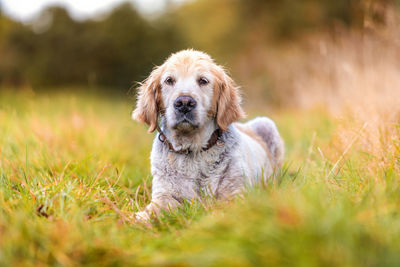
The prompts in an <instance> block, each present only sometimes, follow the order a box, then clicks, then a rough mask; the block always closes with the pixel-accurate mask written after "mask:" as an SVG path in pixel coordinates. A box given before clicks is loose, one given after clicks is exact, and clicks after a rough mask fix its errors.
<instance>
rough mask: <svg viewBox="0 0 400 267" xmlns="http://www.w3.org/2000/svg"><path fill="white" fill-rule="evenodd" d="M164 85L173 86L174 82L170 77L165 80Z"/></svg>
mask: <svg viewBox="0 0 400 267" xmlns="http://www.w3.org/2000/svg"><path fill="white" fill-rule="evenodd" d="M165 83H166V84H168V85H174V83H175V80H174V79H173V78H172V77H170V76H169V77H167V79H165Z"/></svg>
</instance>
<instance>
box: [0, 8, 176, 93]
mask: <svg viewBox="0 0 400 267" xmlns="http://www.w3.org/2000/svg"><path fill="white" fill-rule="evenodd" d="M8 21H10V22H8ZM7 23H14V22H12V21H11V20H7V21H1V23H0V25H2V28H5V27H6V26H7ZM155 23H158V22H155ZM14 24H15V25H13V26H12V27H11V30H10V31H7V32H6V33H5V32H4V31H1V32H0V34H1V36H2V37H4V38H2V40H3V41H2V42H1V43H0V45H1V46H0V49H3V50H4V53H2V54H3V56H2V60H1V62H2V63H0V72H1V73H0V83H10V82H11V83H13V84H14V85H18V84H20V83H23V82H29V83H30V84H31V85H32V86H33V87H34V88H35V89H38V88H49V87H54V86H65V85H89V86H97V87H104V88H114V89H120V90H122V91H124V92H126V91H127V90H128V89H129V88H130V87H131V85H132V84H133V82H134V81H140V80H142V79H144V78H145V77H146V75H147V74H148V72H149V71H150V70H151V68H152V67H153V66H154V64H158V63H160V62H161V61H162V59H163V58H164V57H165V56H167V55H168V54H170V53H171V52H172V51H175V50H176V49H177V48H179V44H182V41H180V39H179V36H178V35H177V32H176V31H174V30H172V29H171V27H172V25H171V24H170V23H165V22H164V23H163V24H162V25H157V26H156V27H154V26H153V25H152V24H151V23H150V22H149V21H146V20H144V19H143V18H142V17H141V16H140V14H139V13H138V12H137V11H136V10H135V9H134V8H133V7H132V6H131V5H130V4H123V5H121V6H119V7H117V8H115V9H114V10H113V11H112V12H111V13H110V14H109V15H108V16H107V17H106V18H104V19H103V20H86V21H82V22H78V21H75V20H73V19H72V18H71V17H70V15H69V14H68V12H67V11H66V10H65V9H64V8H61V7H51V8H48V9H46V10H45V11H43V12H42V14H41V16H40V18H39V19H38V20H37V21H36V22H34V23H33V25H32V27H31V26H25V25H22V24H17V23H14ZM3 32H4V33H3ZM5 35H6V36H5ZM4 55H7V56H4ZM14 55H15V56H14ZM14 72H15V73H14Z"/></svg>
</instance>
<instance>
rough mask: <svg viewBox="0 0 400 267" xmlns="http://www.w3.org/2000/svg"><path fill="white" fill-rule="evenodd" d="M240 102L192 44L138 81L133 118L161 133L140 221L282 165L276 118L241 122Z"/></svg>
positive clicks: (219, 195)
mask: <svg viewBox="0 0 400 267" xmlns="http://www.w3.org/2000/svg"><path fill="white" fill-rule="evenodd" d="M240 101H241V97H240V94H239V90H238V87H236V86H235V84H234V82H233V80H232V79H231V78H230V77H229V76H228V74H227V73H226V72H225V70H224V68H223V67H221V66H219V65H217V64H216V63H215V62H214V61H213V59H212V58H211V57H210V56H209V55H207V54H205V53H203V52H199V51H194V50H183V51H180V52H178V53H175V54H172V55H171V56H170V57H169V58H168V59H167V60H166V61H165V62H164V63H163V64H162V65H161V66H158V67H156V68H155V69H154V70H153V71H152V72H151V74H150V76H149V77H148V78H147V79H146V80H145V81H144V82H143V83H141V85H140V87H139V93H138V99H137V107H136V109H135V110H134V111H133V113H132V118H133V119H134V120H136V121H139V122H142V123H146V124H148V125H149V132H153V131H155V130H157V131H158V133H157V135H156V137H155V138H154V142H153V148H152V151H151V157H150V158H151V173H152V175H153V184H152V201H151V203H150V204H149V205H148V206H147V207H146V208H145V209H144V210H143V211H140V212H138V213H136V214H135V218H136V219H137V220H140V221H147V220H148V219H149V218H150V216H151V215H152V214H158V213H159V211H160V210H161V209H163V210H168V209H171V208H175V207H177V206H178V205H180V204H182V203H183V202H184V201H185V200H188V201H191V200H193V199H196V198H201V197H204V196H212V197H215V198H216V199H229V198H230V197H232V196H234V195H236V194H238V193H240V192H242V191H243V189H244V188H245V187H246V186H252V185H255V184H257V183H259V182H260V181H263V180H264V181H265V180H266V179H268V177H270V176H271V175H272V173H273V171H274V170H275V169H277V168H279V167H281V165H282V161H283V153H284V146H283V142H282V139H281V137H280V135H279V132H278V130H277V128H276V126H275V123H274V122H273V121H272V120H270V119H269V118H267V117H258V118H255V119H253V120H251V121H248V122H247V123H237V122H236V121H237V120H239V119H240V118H242V117H243V116H244V112H243V110H242V108H241V106H240Z"/></svg>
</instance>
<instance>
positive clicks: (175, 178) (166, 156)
mask: <svg viewBox="0 0 400 267" xmlns="http://www.w3.org/2000/svg"><path fill="white" fill-rule="evenodd" d="M159 152H161V153H158V156H159V157H157V158H153V159H152V171H153V175H156V176H158V177H159V179H163V180H164V181H166V182H168V183H170V184H171V185H173V187H174V189H175V190H177V191H179V193H180V194H181V195H182V196H184V197H189V198H190V197H193V195H194V196H199V195H200V194H203V193H205V194H215V193H216V191H217V190H218V185H219V184H220V181H221V179H223V178H224V176H226V175H227V173H228V172H229V165H230V161H231V160H230V156H229V154H228V153H227V150H225V149H223V148H222V149H221V148H217V147H216V148H215V149H214V148H212V149H210V150H209V151H205V152H201V153H198V154H187V155H183V154H177V153H171V152H168V151H165V150H163V151H159Z"/></svg>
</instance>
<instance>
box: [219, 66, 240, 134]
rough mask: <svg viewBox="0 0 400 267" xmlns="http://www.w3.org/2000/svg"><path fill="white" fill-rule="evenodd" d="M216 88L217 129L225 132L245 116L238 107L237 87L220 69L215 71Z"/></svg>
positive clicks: (238, 95)
mask: <svg viewBox="0 0 400 267" xmlns="http://www.w3.org/2000/svg"><path fill="white" fill-rule="evenodd" d="M215 71H216V72H215V76H216V85H215V86H216V88H215V90H214V94H216V97H217V99H216V103H215V104H214V105H216V113H217V114H216V119H217V124H218V126H219V128H220V129H221V130H223V131H226V130H227V128H228V126H229V125H230V124H231V123H232V122H235V121H237V120H239V119H241V118H243V117H244V116H245V113H244V111H243V109H242V107H241V106H240V102H241V98H240V94H239V89H238V87H236V86H235V84H234V82H233V80H232V78H231V77H229V75H228V74H226V72H225V71H224V69H223V68H222V67H219V66H218V67H217V69H216V70H215Z"/></svg>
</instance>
